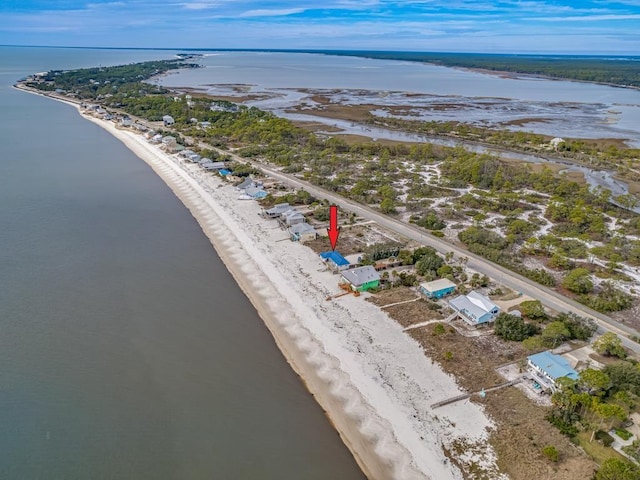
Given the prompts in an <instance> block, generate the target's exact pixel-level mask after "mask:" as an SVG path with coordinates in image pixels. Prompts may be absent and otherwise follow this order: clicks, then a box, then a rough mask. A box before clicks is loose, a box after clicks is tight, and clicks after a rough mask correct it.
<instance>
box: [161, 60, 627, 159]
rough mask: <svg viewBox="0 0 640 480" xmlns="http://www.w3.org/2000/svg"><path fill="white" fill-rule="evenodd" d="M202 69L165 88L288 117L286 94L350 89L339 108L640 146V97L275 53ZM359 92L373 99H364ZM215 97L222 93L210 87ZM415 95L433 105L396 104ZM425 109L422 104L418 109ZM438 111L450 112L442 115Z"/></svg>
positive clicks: (391, 63)
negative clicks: (248, 98)
mask: <svg viewBox="0 0 640 480" xmlns="http://www.w3.org/2000/svg"><path fill="white" fill-rule="evenodd" d="M199 63H201V64H202V65H204V66H205V67H206V68H202V69H192V70H186V71H181V72H180V74H177V75H176V74H173V75H168V76H166V77H163V78H161V79H160V80H159V81H160V83H162V84H164V85H167V86H175V87H179V86H191V87H203V88H211V86H212V85H219V84H227V85H237V84H243V85H245V86H246V87H247V88H249V91H250V92H255V93H260V92H263V91H266V92H271V93H275V94H277V95H278V97H277V98H275V99H269V100H263V101H254V102H252V104H254V105H256V106H258V107H260V108H266V109H270V110H274V111H276V112H277V113H278V114H280V115H283V116H287V115H288V114H287V113H286V112H285V110H286V108H287V107H289V106H291V105H295V104H297V103H299V100H300V98H301V95H300V94H299V93H297V92H292V91H290V90H287V89H290V88H308V89H349V90H351V92H342V94H340V95H339V101H340V102H341V103H355V104H358V103H373V104H380V105H395V104H398V105H406V104H407V103H410V104H412V105H414V106H420V105H422V106H423V107H425V106H429V105H431V104H432V102H435V103H436V104H437V105H438V106H437V108H430V109H427V111H426V113H424V114H423V115H422V116H421V118H425V119H428V120H461V121H465V122H469V121H472V122H479V123H480V124H489V125H495V124H496V123H497V124H499V123H500V122H504V121H509V120H516V119H520V120H522V119H529V120H533V119H538V121H537V122H534V121H532V122H531V123H527V124H526V125H525V126H524V127H522V128H523V129H524V130H531V131H535V132H539V133H544V134H547V135H553V136H567V137H585V138H600V137H612V138H625V139H629V140H630V143H631V144H633V145H636V146H638V147H640V90H633V89H627V88H615V87H609V86H604V85H596V84H591V83H579V82H570V81H559V80H556V81H554V80H544V79H538V78H530V77H529V78H527V77H522V78H502V77H500V76H498V75H492V74H483V73H479V72H473V71H469V70H462V69H454V68H446V67H440V66H436V65H429V64H423V63H419V62H403V61H395V60H374V59H369V58H357V57H338V56H330V55H319V54H300V53H280V52H217V53H207V56H206V57H205V58H203V59H201V60H200V61H199ZM362 90H364V91H368V92H373V96H371V95H370V94H368V95H365V96H364V97H362V93H363V92H362ZM211 91H213V92H218V93H219V94H220V93H222V94H224V92H220V90H219V88H215V87H213V88H212V89H211ZM392 92H412V93H420V94H424V95H429V96H431V99H430V100H428V99H424V98H423V99H419V98H415V97H411V98H410V99H409V100H407V99H406V98H398V97H397V96H395V95H393V94H392ZM356 93H357V94H356ZM421 102H422V103H421ZM443 105H445V106H447V105H453V106H454V107H452V108H450V109H449V108H446V109H445V111H443V110H442V107H443Z"/></svg>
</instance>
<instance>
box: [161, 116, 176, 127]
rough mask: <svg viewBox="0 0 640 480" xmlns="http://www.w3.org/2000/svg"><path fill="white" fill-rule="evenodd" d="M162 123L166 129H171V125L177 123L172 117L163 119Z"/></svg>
mask: <svg viewBox="0 0 640 480" xmlns="http://www.w3.org/2000/svg"><path fill="white" fill-rule="evenodd" d="M162 123H164V126H165V127H170V126H171V125H173V124H174V123H176V121H175V120H174V119H173V117H172V116H171V115H165V116H163V117H162Z"/></svg>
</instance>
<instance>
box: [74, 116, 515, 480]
mask: <svg viewBox="0 0 640 480" xmlns="http://www.w3.org/2000/svg"><path fill="white" fill-rule="evenodd" d="M74 106H75V107H76V108H78V107H77V105H75V104H74ZM85 118H87V119H88V120H90V121H92V122H94V123H96V124H98V125H100V126H101V127H102V128H104V129H106V130H107V131H108V132H109V133H111V134H112V135H114V136H115V137H116V138H118V139H120V140H121V141H122V142H123V143H124V144H125V145H126V146H127V147H128V148H129V149H131V150H132V151H133V152H134V153H135V154H136V155H137V156H138V157H140V158H141V159H142V160H144V161H145V162H146V163H147V164H149V166H150V167H151V168H152V169H153V170H154V171H155V172H156V173H157V174H158V175H159V176H160V177H161V178H162V179H163V180H164V181H165V182H166V184H167V185H168V186H169V187H170V188H171V189H172V190H173V191H174V192H175V194H176V195H177V196H178V197H179V198H180V199H181V200H182V202H183V203H184V204H185V205H186V206H187V208H188V209H189V210H190V211H191V213H192V214H193V216H194V217H195V218H196V220H197V221H198V222H199V224H200V225H201V227H202V229H203V231H204V232H205V234H206V235H207V236H208V238H209V239H210V240H211V243H212V245H213V246H214V247H215V249H216V251H217V252H218V254H219V255H220V257H221V258H222V260H223V261H224V263H225V265H226V266H227V268H228V269H229V271H230V272H231V273H232V274H233V276H234V278H235V279H236V281H237V282H238V284H239V285H240V287H241V288H242V289H243V291H244V292H245V293H246V295H247V296H248V297H249V299H250V300H251V302H252V303H253V305H254V306H255V307H256V309H257V310H258V312H259V314H260V316H261V318H262V319H263V320H264V322H265V323H266V325H267V327H268V328H269V330H270V331H271V332H272V334H273V337H274V338H275V340H276V342H277V344H278V346H279V348H280V349H281V351H282V352H283V354H284V355H285V357H286V358H287V360H288V361H289V363H290V364H291V365H292V367H293V368H294V369H295V370H296V372H297V373H298V374H299V375H300V376H301V377H302V379H303V380H304V382H305V383H306V385H307V387H308V389H309V390H310V392H311V393H312V394H313V395H314V396H315V398H316V399H317V401H318V402H319V403H320V405H321V406H322V407H323V408H324V409H325V411H326V412H327V414H328V416H329V417H330V419H331V421H332V422H333V424H334V425H335V427H336V429H337V430H338V432H339V433H340V435H341V437H342V439H343V441H344V442H345V444H346V445H347V446H348V447H349V449H350V450H351V451H352V453H353V454H354V456H355V458H356V460H357V461H358V463H359V464H360V466H361V468H362V469H363V471H364V472H365V474H366V475H367V476H368V477H369V478H372V479H379V480H382V479H398V480H405V479H406V480H413V479H431V480H446V479H462V478H463V476H462V473H461V472H460V471H459V469H458V468H456V467H455V466H453V465H452V464H451V462H450V461H449V460H448V459H447V458H446V457H445V455H444V453H443V451H442V446H443V445H444V446H449V445H451V444H452V443H453V442H454V441H455V440H457V439H464V440H465V444H467V445H471V446H472V448H470V449H469V451H468V452H466V453H464V454H463V456H462V458H461V460H462V461H463V463H467V464H470V463H472V462H475V463H477V464H479V465H480V466H482V467H483V468H484V469H485V471H487V472H488V473H489V475H490V476H491V478H496V479H499V478H506V477H503V476H501V475H500V474H499V473H498V471H497V467H496V466H495V454H494V453H493V450H492V448H491V446H490V445H489V444H488V443H487V438H488V434H489V432H488V429H490V428H491V422H490V421H489V419H488V418H487V416H486V415H485V414H484V412H483V410H482V409H481V407H479V406H478V405H476V404H474V403H470V402H468V401H465V402H459V403H456V404H453V405H449V406H445V407H440V408H438V409H437V410H432V409H431V408H430V405H431V404H432V403H433V402H436V401H438V400H442V399H445V398H449V397H452V396H455V395H458V394H460V393H461V390H460V389H459V388H458V386H457V384H456V382H455V380H454V379H453V378H452V377H450V376H449V375H447V374H445V373H444V372H443V371H442V369H441V368H440V367H439V366H438V365H437V364H435V363H433V362H432V361H430V360H429V359H428V358H427V357H426V356H425V355H424V352H423V350H422V349H421V347H420V346H419V345H418V344H417V343H416V342H415V341H414V340H413V339H411V338H410V337H409V336H408V335H407V334H406V333H404V332H403V331H402V328H401V327H400V326H399V325H398V324H397V323H396V322H395V321H393V320H392V319H391V318H390V317H389V316H388V315H387V314H386V313H384V312H383V311H382V310H380V309H379V308H378V307H376V306H375V305H373V304H371V303H370V302H366V301H365V300H364V299H363V298H356V297H354V296H345V297H341V298H339V299H335V300H332V301H327V300H326V297H327V295H330V294H333V293H337V292H338V288H337V283H338V277H337V276H335V275H333V274H331V273H329V272H327V271H325V270H324V268H323V264H322V263H321V262H320V260H319V258H318V257H317V255H316V254H315V253H314V252H313V251H312V250H311V249H309V248H306V247H304V246H302V245H299V244H295V243H292V242H290V241H289V240H283V239H285V238H286V237H287V234H286V233H285V232H283V231H282V230H281V229H280V228H278V227H277V224H276V222H275V221H270V220H266V219H263V218H262V217H260V216H259V215H258V213H259V211H260V207H259V206H258V205H257V204H256V203H255V202H253V201H239V200H237V197H238V192H237V191H236V190H235V188H234V187H233V186H231V185H229V184H228V183H226V182H225V181H223V180H222V179H220V178H219V177H217V176H216V175H212V174H210V173H205V172H204V171H202V170H201V169H200V167H198V166H196V165H192V164H187V163H186V162H183V161H182V160H180V159H179V158H178V157H177V156H176V155H169V154H167V153H165V152H163V151H162V150H161V149H160V148H158V147H157V146H155V145H151V144H149V143H148V142H147V141H146V140H145V139H144V137H142V136H141V135H139V134H137V133H134V132H132V131H128V130H121V129H117V128H116V127H115V126H114V125H113V123H111V122H108V121H104V120H99V119H96V118H93V117H89V116H86V117H85Z"/></svg>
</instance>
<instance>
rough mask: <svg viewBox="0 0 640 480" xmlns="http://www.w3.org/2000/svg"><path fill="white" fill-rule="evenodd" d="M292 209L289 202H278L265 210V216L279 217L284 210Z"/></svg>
mask: <svg viewBox="0 0 640 480" xmlns="http://www.w3.org/2000/svg"><path fill="white" fill-rule="evenodd" d="M288 210H291V205H289V204H288V203H277V204H275V205H274V206H273V207H271V208H269V209H267V210H265V211H264V216H265V217H267V218H278V217H279V216H280V215H282V214H283V213H284V212H286V211H288Z"/></svg>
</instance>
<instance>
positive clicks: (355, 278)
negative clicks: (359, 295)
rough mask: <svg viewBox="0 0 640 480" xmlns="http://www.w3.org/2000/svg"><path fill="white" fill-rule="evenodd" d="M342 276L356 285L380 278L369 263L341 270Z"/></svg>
mask: <svg viewBox="0 0 640 480" xmlns="http://www.w3.org/2000/svg"><path fill="white" fill-rule="evenodd" d="M342 276H343V277H344V278H345V279H346V280H347V281H348V282H349V283H350V284H351V285H354V286H356V287H359V286H360V285H364V284H365V283H369V282H374V281H376V280H380V274H379V273H378V272H377V271H376V269H375V268H373V267H372V266H371V265H365V266H364V267H358V268H353V269H351V270H345V271H343V272H342Z"/></svg>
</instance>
